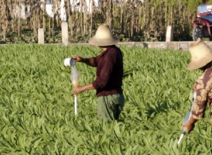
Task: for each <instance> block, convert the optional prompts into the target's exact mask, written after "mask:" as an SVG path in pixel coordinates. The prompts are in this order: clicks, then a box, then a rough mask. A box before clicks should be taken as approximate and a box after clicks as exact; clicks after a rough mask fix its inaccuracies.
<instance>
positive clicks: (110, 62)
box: [92, 45, 123, 97]
mask: <svg viewBox="0 0 212 155" xmlns="http://www.w3.org/2000/svg"><path fill="white" fill-rule="evenodd" d="M94 63H95V66H96V67H97V69H96V79H95V81H94V82H93V83H92V84H93V86H94V88H95V89H96V95H97V97H99V96H107V95H112V94H122V78H123V54H122V52H121V50H120V49H119V48H118V47H116V46H115V45H114V46H110V47H109V48H107V50H106V51H104V52H102V53H101V54H100V55H98V56H96V57H94Z"/></svg>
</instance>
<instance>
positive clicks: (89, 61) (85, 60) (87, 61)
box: [74, 56, 96, 67]
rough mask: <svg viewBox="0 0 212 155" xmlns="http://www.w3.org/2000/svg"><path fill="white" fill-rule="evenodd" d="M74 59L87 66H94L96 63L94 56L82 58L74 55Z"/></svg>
mask: <svg viewBox="0 0 212 155" xmlns="http://www.w3.org/2000/svg"><path fill="white" fill-rule="evenodd" d="M74 61H76V62H83V63H85V64H87V65H89V66H92V67H95V66H96V63H95V58H94V57H91V58H83V57H80V56H75V57H74Z"/></svg>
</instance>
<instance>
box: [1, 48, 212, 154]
mask: <svg viewBox="0 0 212 155" xmlns="http://www.w3.org/2000/svg"><path fill="white" fill-rule="evenodd" d="M120 48H121V49H122V51H123V54H124V81H123V89H124V96H125V100H126V102H125V107H124V110H123V112H122V113H121V116H120V121H118V122H117V121H114V122H112V123H107V122H104V121H100V120H97V118H96V97H95V91H86V92H83V93H82V94H79V95H78V115H77V116H75V115H74V98H73V94H72V85H71V82H70V71H71V69H70V68H67V67H64V66H63V60H64V58H66V57H72V56H74V55H80V56H82V57H91V56H95V55H97V54H99V53H100V49H99V48H97V47H87V46H59V45H54V46H53V45H51V46H50V45H34V44H31V45H25V44H20V45H12V44H11V45H4V46H1V47H0V53H1V56H0V64H1V69H0V85H1V87H0V95H1V97H0V152H1V155H8V154H9V155H13V154H14V155H29V154H30V155H32V154H33V155H54V154H55V155H86V154H87V155H88V154H89V155H91V154H93V155H94V154H95V155H103V154H107V155H141V154H142V155H162V154H163V155H178V154H179V155H188V154H189V155H190V154H192V155H200V154H201V155H203V154H204V155H205V154H207V155H209V154H212V151H211V149H210V148H212V143H211V140H212V138H211V126H210V123H209V110H206V117H205V118H204V119H203V120H201V121H199V122H198V123H197V124H196V126H195V129H194V130H193V131H192V132H191V133H190V134H188V135H186V136H184V138H183V140H182V142H181V144H180V145H177V141H178V139H179V136H180V134H181V123H182V120H183V118H184V116H185V113H186V112H187V111H188V110H189V108H190V105H191V100H190V93H191V91H192V87H193V83H194V81H195V80H196V79H197V77H198V76H199V75H200V74H201V73H200V72H199V71H197V70H196V71H188V70H187V69H186V67H187V64H188V62H189V60H190V55H189V52H182V51H174V50H155V49H147V48H139V47H125V46H121V47H120ZM76 67H77V70H78V71H79V72H80V84H81V85H83V84H87V83H89V82H92V81H93V80H94V79H95V68H92V67H89V66H86V65H85V64H83V63H77V65H76Z"/></svg>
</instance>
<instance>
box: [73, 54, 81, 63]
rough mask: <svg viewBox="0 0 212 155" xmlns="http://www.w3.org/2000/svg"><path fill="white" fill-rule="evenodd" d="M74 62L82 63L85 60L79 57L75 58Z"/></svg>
mask: <svg viewBox="0 0 212 155" xmlns="http://www.w3.org/2000/svg"><path fill="white" fill-rule="evenodd" d="M74 61H76V62H82V61H83V58H82V57H80V56H78V55H77V56H74Z"/></svg>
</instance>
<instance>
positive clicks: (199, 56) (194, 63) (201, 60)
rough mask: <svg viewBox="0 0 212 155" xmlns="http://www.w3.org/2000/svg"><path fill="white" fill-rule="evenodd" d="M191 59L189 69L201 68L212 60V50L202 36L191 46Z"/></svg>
mask: <svg viewBox="0 0 212 155" xmlns="http://www.w3.org/2000/svg"><path fill="white" fill-rule="evenodd" d="M189 51H190V54H191V61H190V63H189V64H188V69H189V70H194V69H199V68H201V67H204V66H205V65H207V64H208V63H209V62H211V61H212V50H211V49H210V48H209V46H207V45H206V44H205V43H204V42H203V41H202V40H201V39H200V38H199V39H198V40H197V41H195V42H194V43H192V44H191V45H190V47H189Z"/></svg>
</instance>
